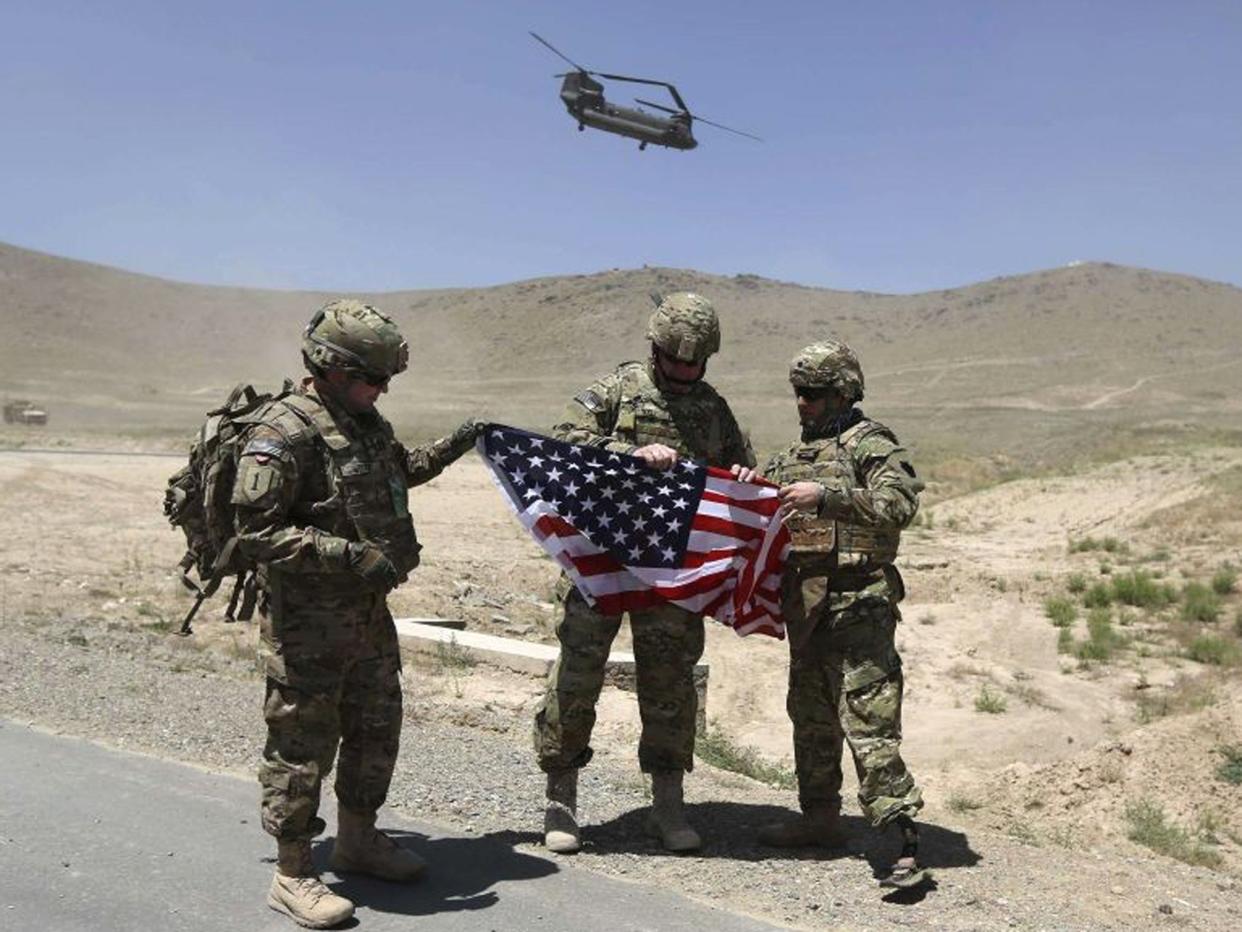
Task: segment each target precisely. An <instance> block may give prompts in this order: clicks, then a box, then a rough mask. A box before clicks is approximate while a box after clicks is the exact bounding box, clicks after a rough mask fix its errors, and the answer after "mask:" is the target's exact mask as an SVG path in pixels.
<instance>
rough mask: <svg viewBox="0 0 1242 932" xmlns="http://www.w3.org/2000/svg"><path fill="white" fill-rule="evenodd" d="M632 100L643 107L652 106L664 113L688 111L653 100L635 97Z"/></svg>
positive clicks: (674, 113) (675, 113)
mask: <svg viewBox="0 0 1242 932" xmlns="http://www.w3.org/2000/svg"><path fill="white" fill-rule="evenodd" d="M634 102H635V103H640V104H642V105H643V106H644V107H654V108H655V109H656V110H663V111H664V112H665V113H671V114H673V115H674V116H676V115H677V114H681V113H687V114H688V111H686V110H674V109H673V108H672V107H666V106H665V105H664V104H658V103H656V102H655V101H654V100H642V99H641V98H638V97H635V98H634Z"/></svg>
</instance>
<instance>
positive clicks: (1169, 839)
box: [1126, 800, 1222, 867]
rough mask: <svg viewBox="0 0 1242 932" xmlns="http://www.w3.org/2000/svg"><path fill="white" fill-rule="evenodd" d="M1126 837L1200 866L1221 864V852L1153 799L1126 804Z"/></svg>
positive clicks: (1161, 852)
mask: <svg viewBox="0 0 1242 932" xmlns="http://www.w3.org/2000/svg"><path fill="white" fill-rule="evenodd" d="M1126 821H1127V822H1128V823H1129V825H1130V828H1129V831H1128V832H1127V837H1128V838H1129V839H1130V840H1131V841H1134V842H1138V843H1139V844H1140V845H1143V846H1145V847H1147V848H1150V849H1151V850H1152V851H1155V852H1156V853H1158V854H1163V855H1166V856H1167V857H1171V858H1176V859H1177V860H1179V861H1184V862H1185V863H1187V864H1195V865H1198V866H1200V867H1218V866H1220V863H1221V860H1222V859H1221V856H1220V855H1219V854H1218V853H1217V852H1215V851H1213V850H1212V849H1211V848H1208V847H1206V846H1205V845H1204V844H1203V843H1202V842H1201V841H1199V840H1198V839H1197V838H1193V837H1191V835H1190V833H1189V832H1187V831H1186V830H1185V829H1184V828H1181V827H1180V826H1178V825H1177V824H1176V823H1174V822H1170V821H1169V819H1168V817H1167V816H1165V814H1164V810H1163V809H1161V808H1160V806H1159V805H1157V804H1156V803H1153V802H1151V801H1150V800H1141V801H1139V802H1137V803H1133V804H1131V805H1129V806H1126Z"/></svg>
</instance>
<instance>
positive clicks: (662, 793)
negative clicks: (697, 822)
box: [647, 770, 703, 851]
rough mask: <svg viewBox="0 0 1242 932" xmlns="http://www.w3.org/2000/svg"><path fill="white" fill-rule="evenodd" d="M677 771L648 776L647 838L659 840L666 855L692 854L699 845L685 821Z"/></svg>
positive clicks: (697, 834)
mask: <svg viewBox="0 0 1242 932" xmlns="http://www.w3.org/2000/svg"><path fill="white" fill-rule="evenodd" d="M685 776H686V774H685V772H684V771H681V770H656V771H653V772H652V774H651V812H650V813H649V814H648V815H647V834H649V835H653V836H655V837H656V838H659V839H660V843H661V844H662V845H664V850H666V851H693V850H695V849H696V848H698V847H699V846H700V845H702V844H703V840H702V839H701V838H699V833H698V832H696V831H695V830H694V829H692V828H691V827H690V823H689V822H687V821H686V813H685V808H684V806H683V797H682V780H683V779H684V778H685Z"/></svg>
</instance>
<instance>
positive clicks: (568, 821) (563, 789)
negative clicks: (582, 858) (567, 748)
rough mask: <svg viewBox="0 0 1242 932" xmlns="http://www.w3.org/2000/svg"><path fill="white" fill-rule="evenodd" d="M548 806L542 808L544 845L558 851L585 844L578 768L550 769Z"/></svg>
mask: <svg viewBox="0 0 1242 932" xmlns="http://www.w3.org/2000/svg"><path fill="white" fill-rule="evenodd" d="M546 796H547V805H546V806H545V808H544V810H543V845H544V847H545V848H547V849H548V850H549V851H552V852H555V853H556V854H573V852H575V851H577V850H578V849H579V848H580V847H582V833H581V831H580V830H579V829H578V769H577V768H576V767H571V768H569V769H567V770H549V771H548V789H547V793H546Z"/></svg>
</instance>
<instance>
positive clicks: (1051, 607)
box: [1044, 596, 1078, 628]
mask: <svg viewBox="0 0 1242 932" xmlns="http://www.w3.org/2000/svg"><path fill="white" fill-rule="evenodd" d="M1044 614H1045V615H1047V616H1048V620H1049V621H1051V622H1052V623H1053V624H1054V625H1056V626H1057V627H1058V628H1068V627H1069V626H1070V625H1072V624H1073V623H1074V619H1075V618H1077V617H1078V609H1076V608H1075V607H1074V603H1073V602H1071V601H1070V600H1069V599H1063V598H1061V597H1060V596H1052V597H1050V598H1047V599H1045V600H1044Z"/></svg>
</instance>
